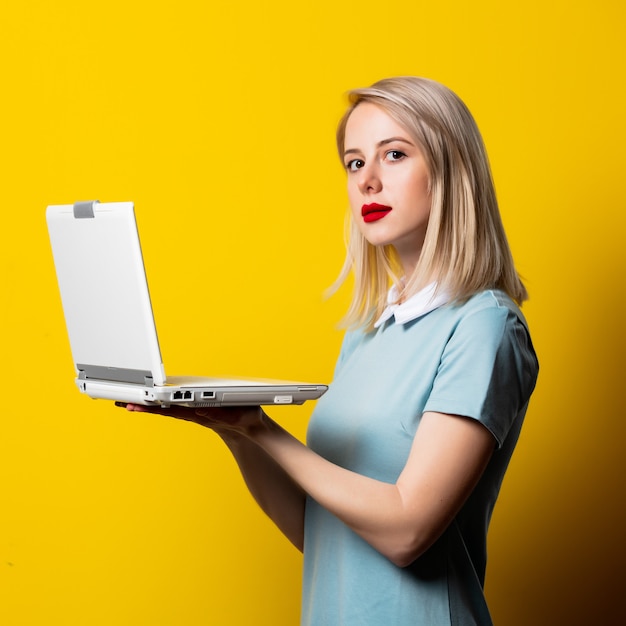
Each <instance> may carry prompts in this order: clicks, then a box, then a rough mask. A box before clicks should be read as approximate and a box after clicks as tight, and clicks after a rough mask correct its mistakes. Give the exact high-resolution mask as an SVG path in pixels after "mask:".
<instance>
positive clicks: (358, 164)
mask: <svg viewBox="0 0 626 626" xmlns="http://www.w3.org/2000/svg"><path fill="white" fill-rule="evenodd" d="M364 165H365V162H364V161H363V160H362V159H352V160H351V161H348V162H347V163H346V169H347V170H348V171H349V172H356V171H357V170H359V169H361V168H362V167H363V166H364Z"/></svg>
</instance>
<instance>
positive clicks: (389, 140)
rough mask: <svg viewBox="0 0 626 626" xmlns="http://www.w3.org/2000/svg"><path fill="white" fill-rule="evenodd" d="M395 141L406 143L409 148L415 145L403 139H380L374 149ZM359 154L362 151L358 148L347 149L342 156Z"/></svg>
mask: <svg viewBox="0 0 626 626" xmlns="http://www.w3.org/2000/svg"><path fill="white" fill-rule="evenodd" d="M395 141H400V142H401V143H406V144H408V145H409V146H414V145H415V144H414V143H413V142H411V141H409V140H408V139H404V137H389V139H381V140H380V141H379V142H378V143H377V144H376V148H382V147H383V146H386V145H387V144H390V143H394V142H395ZM361 153H362V150H359V149H358V148H348V149H347V150H345V151H344V153H343V156H346V155H348V154H361Z"/></svg>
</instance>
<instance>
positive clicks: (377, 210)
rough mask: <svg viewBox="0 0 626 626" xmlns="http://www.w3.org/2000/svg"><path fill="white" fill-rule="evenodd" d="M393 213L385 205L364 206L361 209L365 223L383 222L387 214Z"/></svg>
mask: <svg viewBox="0 0 626 626" xmlns="http://www.w3.org/2000/svg"><path fill="white" fill-rule="evenodd" d="M390 211H391V207H390V206H385V205H384V204H377V203H375V202H374V203H372V204H364V205H363V206H362V207H361V215H362V217H363V221H364V222H367V223H369V222H376V221H378V220H382V219H383V217H385V215H387V213H389V212H390Z"/></svg>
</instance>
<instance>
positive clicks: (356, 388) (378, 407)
mask: <svg viewBox="0 0 626 626" xmlns="http://www.w3.org/2000/svg"><path fill="white" fill-rule="evenodd" d="M409 302H410V301H409ZM407 304H408V303H407ZM401 306H402V305H401ZM396 313H397V315H391V317H390V318H389V319H388V320H387V321H385V322H384V323H383V324H382V325H380V326H379V327H378V328H377V329H376V330H375V331H373V332H371V333H364V332H361V331H353V332H349V333H347V334H346V336H345V338H344V343H343V346H342V350H341V354H340V356H339V360H338V363H337V367H336V372H335V377H334V380H333V382H332V384H331V385H330V388H329V390H328V392H327V393H326V395H325V396H323V397H322V398H321V399H320V400H319V401H318V403H317V407H316V409H315V411H314V413H313V415H312V417H311V421H310V424H309V430H308V434H307V443H308V445H309V446H310V447H311V448H312V449H313V450H315V451H316V452H317V453H319V454H320V455H322V456H323V457H325V458H326V459H328V460H330V461H332V462H333V463H336V464H337V465H340V466H342V467H345V468H347V469H349V470H352V471H354V472H357V473H359V474H362V475H365V476H369V477H371V478H374V479H377V480H380V481H384V482H388V483H395V482H396V480H397V478H398V476H399V475H400V473H401V472H402V469H403V468H404V465H405V463H406V460H407V458H408V455H409V452H410V449H411V445H412V442H413V438H414V436H415V432H416V430H417V427H418V426H419V423H420V419H421V416H422V414H423V413H424V412H426V411H437V412H441V413H450V414H455V415H462V416H466V417H468V418H471V419H475V420H478V421H479V422H481V423H482V424H483V425H484V426H485V427H486V428H487V429H488V430H489V431H490V432H491V433H492V435H493V437H494V439H495V441H496V450H495V452H494V454H493V456H492V458H491V460H490V462H489V464H488V467H487V468H486V470H485V472H484V474H483V476H482V477H481V479H480V481H479V483H478V485H477V486H476V488H475V489H474V491H473V493H472V494H471V496H470V498H469V499H468V501H467V502H466V503H465V505H464V506H463V508H462V509H461V511H460V512H459V514H458V515H457V516H456V518H455V519H454V521H453V522H452V523H451V524H450V526H449V527H448V528H447V530H446V531H445V532H444V534H443V535H442V536H441V537H440V538H439V539H438V540H437V541H436V542H435V544H434V545H433V546H432V547H431V548H429V550H427V552H426V553H425V554H423V555H422V556H420V557H419V558H418V559H417V560H416V561H414V562H413V563H412V564H411V565H410V566H408V567H405V568H401V567H398V566H396V565H394V564H393V563H391V562H390V561H389V560H388V559H387V558H385V557H384V556H382V555H381V554H380V553H379V552H377V551H376V550H375V549H374V548H372V547H371V546H370V545H369V544H368V543H366V542H365V541H364V540H363V539H361V538H360V537H359V536H358V535H356V534H355V533H354V532H352V531H351V530H350V529H349V528H348V527H347V526H345V525H344V524H343V523H342V522H341V521H339V520H338V519H337V518H336V517H335V516H333V515H332V514H330V513H329V512H328V511H326V510H325V509H324V508H322V507H320V506H319V505H318V504H317V503H316V502H315V501H314V500H312V499H310V498H309V499H308V500H307V504H306V513H305V544H304V576H303V603H302V624H303V625H306V626H325V625H328V626H409V625H410V626H415V625H420V626H446V625H459V626H461V625H462V626H466V625H468V626H469V625H470V624H479V625H480V626H485V625H488V624H491V618H490V616H489V611H488V608H487V605H486V602H485V598H484V593H483V585H484V578H485V567H486V535H487V527H488V524H489V520H490V517H491V513H492V510H493V506H494V504H495V501H496V497H497V495H498V492H499V489H500V485H501V482H502V479H503V476H504V472H505V470H506V468H507V465H508V463H509V460H510V457H511V454H512V452H513V449H514V447H515V444H516V442H517V438H518V435H519V432H520V428H521V426H522V421H523V419H524V415H525V413H526V407H527V405H528V400H529V398H530V395H531V393H532V391H533V389H534V386H535V382H536V378H537V373H538V363H537V358H536V355H535V352H534V349H533V346H532V343H531V340H530V336H529V333H528V328H527V325H526V322H525V320H524V318H523V316H522V314H521V312H520V311H519V309H518V308H517V306H516V305H515V304H514V303H513V302H512V301H511V300H510V299H509V298H508V297H507V296H506V295H505V294H503V293H501V292H499V291H485V292H482V293H479V294H477V295H475V296H474V297H472V298H471V299H470V300H468V301H467V302H465V303H464V304H462V305H459V306H453V305H447V306H441V307H439V308H436V309H435V310H432V311H428V312H427V313H425V314H423V315H419V314H418V315H417V316H416V317H413V318H412V319H408V320H407V319H406V317H407V316H406V315H404V317H402V316H401V315H400V314H401V311H397V312H396ZM400 319H401V320H402V321H399V320H400Z"/></svg>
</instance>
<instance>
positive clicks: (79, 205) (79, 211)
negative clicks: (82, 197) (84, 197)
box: [74, 200, 99, 219]
mask: <svg viewBox="0 0 626 626" xmlns="http://www.w3.org/2000/svg"><path fill="white" fill-rule="evenodd" d="M98 203H99V200H88V201H87V202H75V203H74V217H75V218H76V219H86V218H90V217H95V215H94V212H93V208H94V206H95V205H96V204H98Z"/></svg>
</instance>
